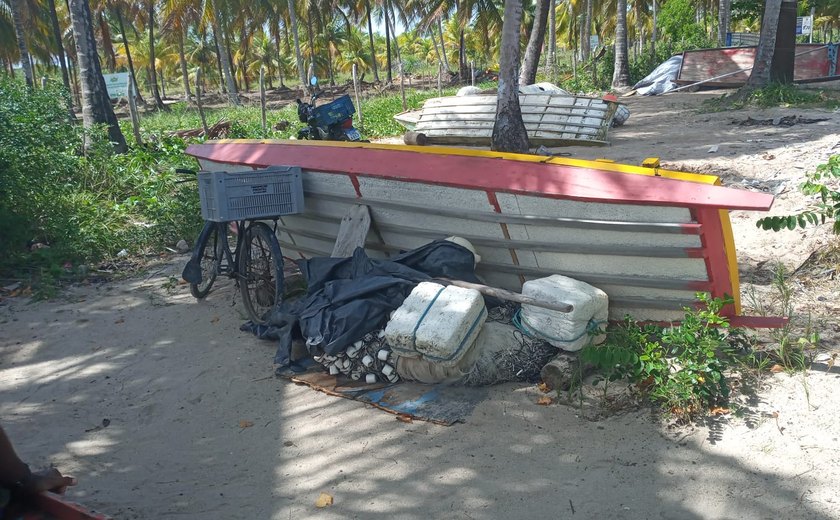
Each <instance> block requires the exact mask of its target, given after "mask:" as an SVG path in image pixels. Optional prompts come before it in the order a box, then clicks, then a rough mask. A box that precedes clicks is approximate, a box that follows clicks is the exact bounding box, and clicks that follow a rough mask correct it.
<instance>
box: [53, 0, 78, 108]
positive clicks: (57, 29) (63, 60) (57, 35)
mask: <svg viewBox="0 0 840 520" xmlns="http://www.w3.org/2000/svg"><path fill="white" fill-rule="evenodd" d="M47 6H48V8H49V11H50V25H51V26H52V33H53V38H54V39H55V44H56V48H57V49H58V64H59V65H60V66H61V80H62V81H63V82H64V88H65V89H67V92H68V94H69V93H70V92H71V89H70V76H69V75H68V74H67V57H66V56H65V55H64V43H63V42H62V41H61V26H60V25H59V24H58V15H57V14H56V12H55V0H47ZM72 108H73V107H72V104H71V106H70V109H71V110H70V111H71V113H72V111H73V110H72Z"/></svg>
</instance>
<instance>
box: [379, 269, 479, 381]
mask: <svg viewBox="0 0 840 520" xmlns="http://www.w3.org/2000/svg"><path fill="white" fill-rule="evenodd" d="M486 319H487V309H486V308H485V306H484V298H483V297H482V296H481V293H479V292H478V291H475V290H472V289H463V288H461V287H455V286H452V285H450V286H448V287H444V286H442V285H439V284H436V283H430V282H423V283H420V284H419V285H418V286H417V287H415V288H414V290H413V291H412V292H411V294H410V295H409V296H408V298H406V300H405V302H403V305H402V306H401V307H400V308H399V309H397V311H396V312H395V313H394V317H393V318H392V319H391V321H389V322H388V325H387V327H385V337H386V340H387V342H388V344H389V345H390V346H391V348H392V349H393V351H394V353H395V354H396V355H397V356H404V357H415V358H416V357H422V358H423V359H425V360H427V361H431V362H435V363H440V364H441V365H444V366H454V365H456V364H457V363H458V361H459V360H460V359H461V358H462V357H463V356H464V354H465V353H466V352H467V350H469V347H470V346H471V345H472V344H473V342H474V341H475V338H476V337H477V336H478V333H479V332H480V331H481V327H482V326H483V325H484V321H485V320H486Z"/></svg>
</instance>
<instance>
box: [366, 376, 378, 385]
mask: <svg viewBox="0 0 840 520" xmlns="http://www.w3.org/2000/svg"><path fill="white" fill-rule="evenodd" d="M375 382H376V375H375V374H368V375H366V376H365V383H368V384H371V383H375Z"/></svg>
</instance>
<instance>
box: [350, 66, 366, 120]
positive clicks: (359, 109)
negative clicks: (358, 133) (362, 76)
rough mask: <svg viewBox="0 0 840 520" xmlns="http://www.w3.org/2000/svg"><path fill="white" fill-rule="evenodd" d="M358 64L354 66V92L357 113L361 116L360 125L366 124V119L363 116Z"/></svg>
mask: <svg viewBox="0 0 840 520" xmlns="http://www.w3.org/2000/svg"><path fill="white" fill-rule="evenodd" d="M356 69H357V67H356V64H355V63H354V64H353V91H354V92H355V93H356V113H357V114H359V124H360V125H361V124H364V122H365V118H364V117H363V116H362V102H361V101H360V100H359V78H358V76H357V74H356Z"/></svg>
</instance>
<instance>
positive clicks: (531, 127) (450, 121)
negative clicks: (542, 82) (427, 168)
mask: <svg viewBox="0 0 840 520" xmlns="http://www.w3.org/2000/svg"><path fill="white" fill-rule="evenodd" d="M519 106H520V108H521V110H522V120H523V122H524V123H525V130H526V131H527V132H528V139H529V140H530V142H531V144H532V145H533V146H540V145H544V146H569V145H581V144H593V145H603V144H607V143H608V141H607V132H608V131H609V129H610V125H611V124H612V121H613V118H614V117H615V114H616V110H617V108H618V103H616V102H615V101H614V100H613V99H609V98H604V99H602V98H595V97H589V96H576V95H573V94H569V93H563V92H561V93H552V92H541V93H520V95H519ZM394 119H395V120H396V121H397V122H398V123H400V124H401V125H403V126H404V127H405V128H406V129H408V130H410V131H412V132H415V133H417V134H422V135H423V137H422V138H421V142H422V143H428V144H453V145H473V146H489V145H490V139H491V136H492V134H493V125H494V123H495V122H496V95H495V94H491V95H470V96H449V97H440V98H432V99H429V100H427V101H426V103H425V104H424V105H423V108H422V109H420V110H413V111H408V112H402V113H400V114H397V115H395V116H394Z"/></svg>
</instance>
